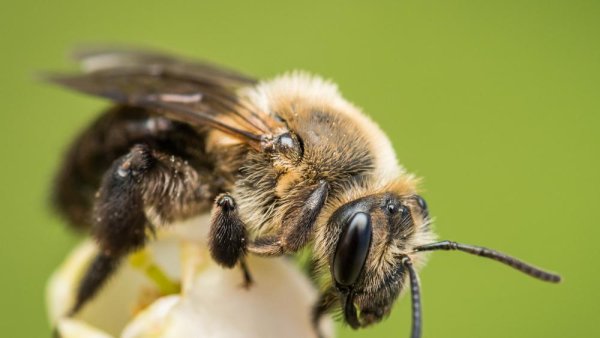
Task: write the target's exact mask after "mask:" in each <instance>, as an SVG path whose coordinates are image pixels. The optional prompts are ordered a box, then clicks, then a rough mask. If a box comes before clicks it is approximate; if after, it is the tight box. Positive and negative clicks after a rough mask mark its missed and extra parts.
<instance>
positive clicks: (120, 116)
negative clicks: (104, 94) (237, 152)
mask: <svg viewBox="0 0 600 338" xmlns="http://www.w3.org/2000/svg"><path fill="white" fill-rule="evenodd" d="M135 144H146V145H149V146H150V147H152V148H153V149H161V150H162V151H164V152H167V153H169V154H173V155H176V156H180V157H182V158H185V159H187V160H189V161H190V164H191V165H192V166H194V167H196V168H206V169H209V168H212V165H211V164H210V161H209V159H207V158H206V157H207V156H206V154H204V153H203V152H204V135H203V134H202V133H200V132H198V131H195V130H192V128H190V127H189V126H187V125H184V124H181V123H177V122H173V121H170V120H169V119H167V118H164V117H162V116H158V115H155V114H152V113H150V112H148V111H146V110H144V109H140V108H134V107H128V106H117V107H113V108H111V109H109V110H108V111H106V112H105V113H103V114H102V115H100V116H99V117H98V118H97V119H96V120H95V121H94V122H93V123H92V124H91V125H90V126H89V127H88V128H86V129H85V130H84V131H83V132H82V133H81V134H80V135H79V136H78V137H77V138H76V139H75V140H74V142H73V143H72V144H71V146H70V147H69V149H68V151H67V152H66V154H65V158H64V160H63V162H62V164H61V166H60V167H59V170H58V172H57V175H56V177H55V180H54V186H53V191H52V203H53V205H54V207H55V209H56V210H57V211H58V212H59V213H60V214H61V215H62V216H63V217H65V218H66V219H67V221H69V223H70V225H71V226H73V227H74V228H75V229H79V230H87V229H89V227H90V226H91V225H92V223H93V221H92V212H93V208H94V203H95V194H96V192H97V191H98V189H99V188H100V183H101V180H102V177H103V174H104V173H105V172H106V171H107V170H109V168H110V167H111V165H112V163H113V162H114V161H115V160H117V159H118V158H119V157H121V156H122V155H123V154H126V153H127V152H128V151H129V150H130V149H131V147H132V146H134V145H135ZM216 194H217V193H215V196H216Z"/></svg>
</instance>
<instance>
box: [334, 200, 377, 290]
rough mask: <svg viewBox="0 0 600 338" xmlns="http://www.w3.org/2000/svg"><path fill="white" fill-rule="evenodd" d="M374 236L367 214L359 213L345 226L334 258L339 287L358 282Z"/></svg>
mask: <svg viewBox="0 0 600 338" xmlns="http://www.w3.org/2000/svg"><path fill="white" fill-rule="evenodd" d="M372 236H373V230H372V226H371V216H370V215H369V214H367V213H364V212H357V213H356V214H354V215H353V216H352V217H351V218H350V220H349V221H348V223H347V224H345V226H344V229H343V230H342V234H341V235H340V238H339V240H338V243H337V247H336V250H335V256H334V258H333V278H334V279H335V281H336V282H337V283H338V284H339V285H342V286H350V285H352V284H354V283H355V282H356V280H357V279H358V276H359V275H360V272H361V271H362V269H363V266H364V265H365V261H366V260H367V254H368V253H369V248H370V246H371V237H372Z"/></svg>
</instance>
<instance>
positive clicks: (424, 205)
mask: <svg viewBox="0 0 600 338" xmlns="http://www.w3.org/2000/svg"><path fill="white" fill-rule="evenodd" d="M416 199H417V204H418V205H419V208H421V212H422V213H423V216H425V217H427V216H429V209H428V208H427V202H425V200H424V199H423V197H421V196H417V197H416Z"/></svg>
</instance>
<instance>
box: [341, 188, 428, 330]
mask: <svg viewBox="0 0 600 338" xmlns="http://www.w3.org/2000/svg"><path fill="white" fill-rule="evenodd" d="M428 219H429V218H428V211H427V205H426V204H425V201H424V200H423V199H422V198H421V197H420V196H418V195H415V194H410V195H400V194H397V193H394V192H383V193H378V194H373V195H369V196H365V197H362V198H359V199H357V200H354V201H351V202H348V203H346V204H344V205H342V206H341V207H339V208H338V209H337V211H336V212H334V213H333V214H332V216H331V218H330V220H329V226H330V229H335V230H336V234H337V236H338V237H337V241H336V243H335V245H334V246H333V247H332V250H331V251H330V255H329V266H330V270H331V276H332V281H333V285H334V287H335V289H336V290H337V291H338V295H339V300H340V302H341V305H342V310H343V312H344V317H345V320H346V322H347V323H348V324H350V326H352V327H353V328H358V327H363V326H368V325H370V324H373V323H376V322H379V321H380V320H381V319H383V318H384V317H386V316H387V315H388V314H389V313H390V310H391V308H392V305H393V303H394V301H395V300H396V298H397V297H398V295H399V294H400V291H401V290H402V288H403V286H404V285H405V284H406V280H407V277H408V273H407V271H406V269H405V268H404V265H403V259H404V258H405V257H407V256H408V255H409V254H410V253H411V252H412V248H413V247H414V246H415V245H419V244H421V242H422V241H423V240H429V238H428V237H430V236H428V234H430V232H429V226H428Z"/></svg>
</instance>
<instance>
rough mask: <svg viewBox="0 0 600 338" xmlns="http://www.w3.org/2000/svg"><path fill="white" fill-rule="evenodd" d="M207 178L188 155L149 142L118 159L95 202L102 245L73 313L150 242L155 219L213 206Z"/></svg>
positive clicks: (95, 220) (163, 220) (164, 219)
mask: <svg viewBox="0 0 600 338" xmlns="http://www.w3.org/2000/svg"><path fill="white" fill-rule="evenodd" d="M202 181H203V180H202V177H201V176H200V174H199V173H198V172H197V171H196V170H195V169H193V168H192V167H190V166H189V165H188V164H187V162H186V161H184V160H182V159H181V158H179V157H176V156H170V155H167V154H165V153H163V152H160V151H157V150H154V149H151V148H150V147H149V146H147V145H144V144H138V145H135V146H133V147H132V148H131V150H130V152H129V153H128V154H126V155H124V156H122V157H120V158H118V159H117V160H115V161H114V162H113V164H112V166H111V167H110V169H109V170H108V171H107V172H106V173H105V175H104V176H103V178H102V182H101V185H100V189H99V190H98V193H97V195H96V199H95V202H94V210H93V219H92V221H93V226H92V235H93V237H94V238H95V239H96V241H97V243H98V246H99V249H100V251H99V253H98V255H97V256H96V257H95V259H94V260H93V262H92V263H91V265H90V266H89V267H88V269H87V271H86V273H85V275H84V277H83V278H82V280H81V282H80V285H79V289H78V291H77V295H76V301H75V305H74V306H73V308H72V310H71V312H70V313H69V315H70V316H73V315H75V314H76V313H77V312H79V310H81V308H82V307H83V306H84V305H85V304H86V303H87V302H88V301H90V300H91V299H92V298H93V297H94V296H95V295H96V293H97V292H98V291H99V290H100V289H101V288H102V286H103V285H104V284H105V283H106V281H107V280H108V278H109V277H110V276H111V275H112V274H113V273H114V272H115V271H116V269H117V267H118V266H119V263H120V262H121V261H122V260H123V258H124V257H126V256H127V255H128V254H130V253H132V252H134V251H136V250H138V249H141V248H143V247H144V246H145V244H146V242H147V241H148V239H149V238H150V237H151V236H152V233H153V232H154V227H153V226H154V225H162V224H168V223H170V222H172V221H174V220H177V219H183V218H186V217H191V216H193V215H196V214H199V213H201V212H202V211H203V210H205V209H206V208H207V207H208V205H209V203H210V200H211V198H210V196H209V195H210V194H209V193H208V192H207V191H205V190H206V189H205V187H204V185H203V184H202ZM207 194H208V195H207Z"/></svg>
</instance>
